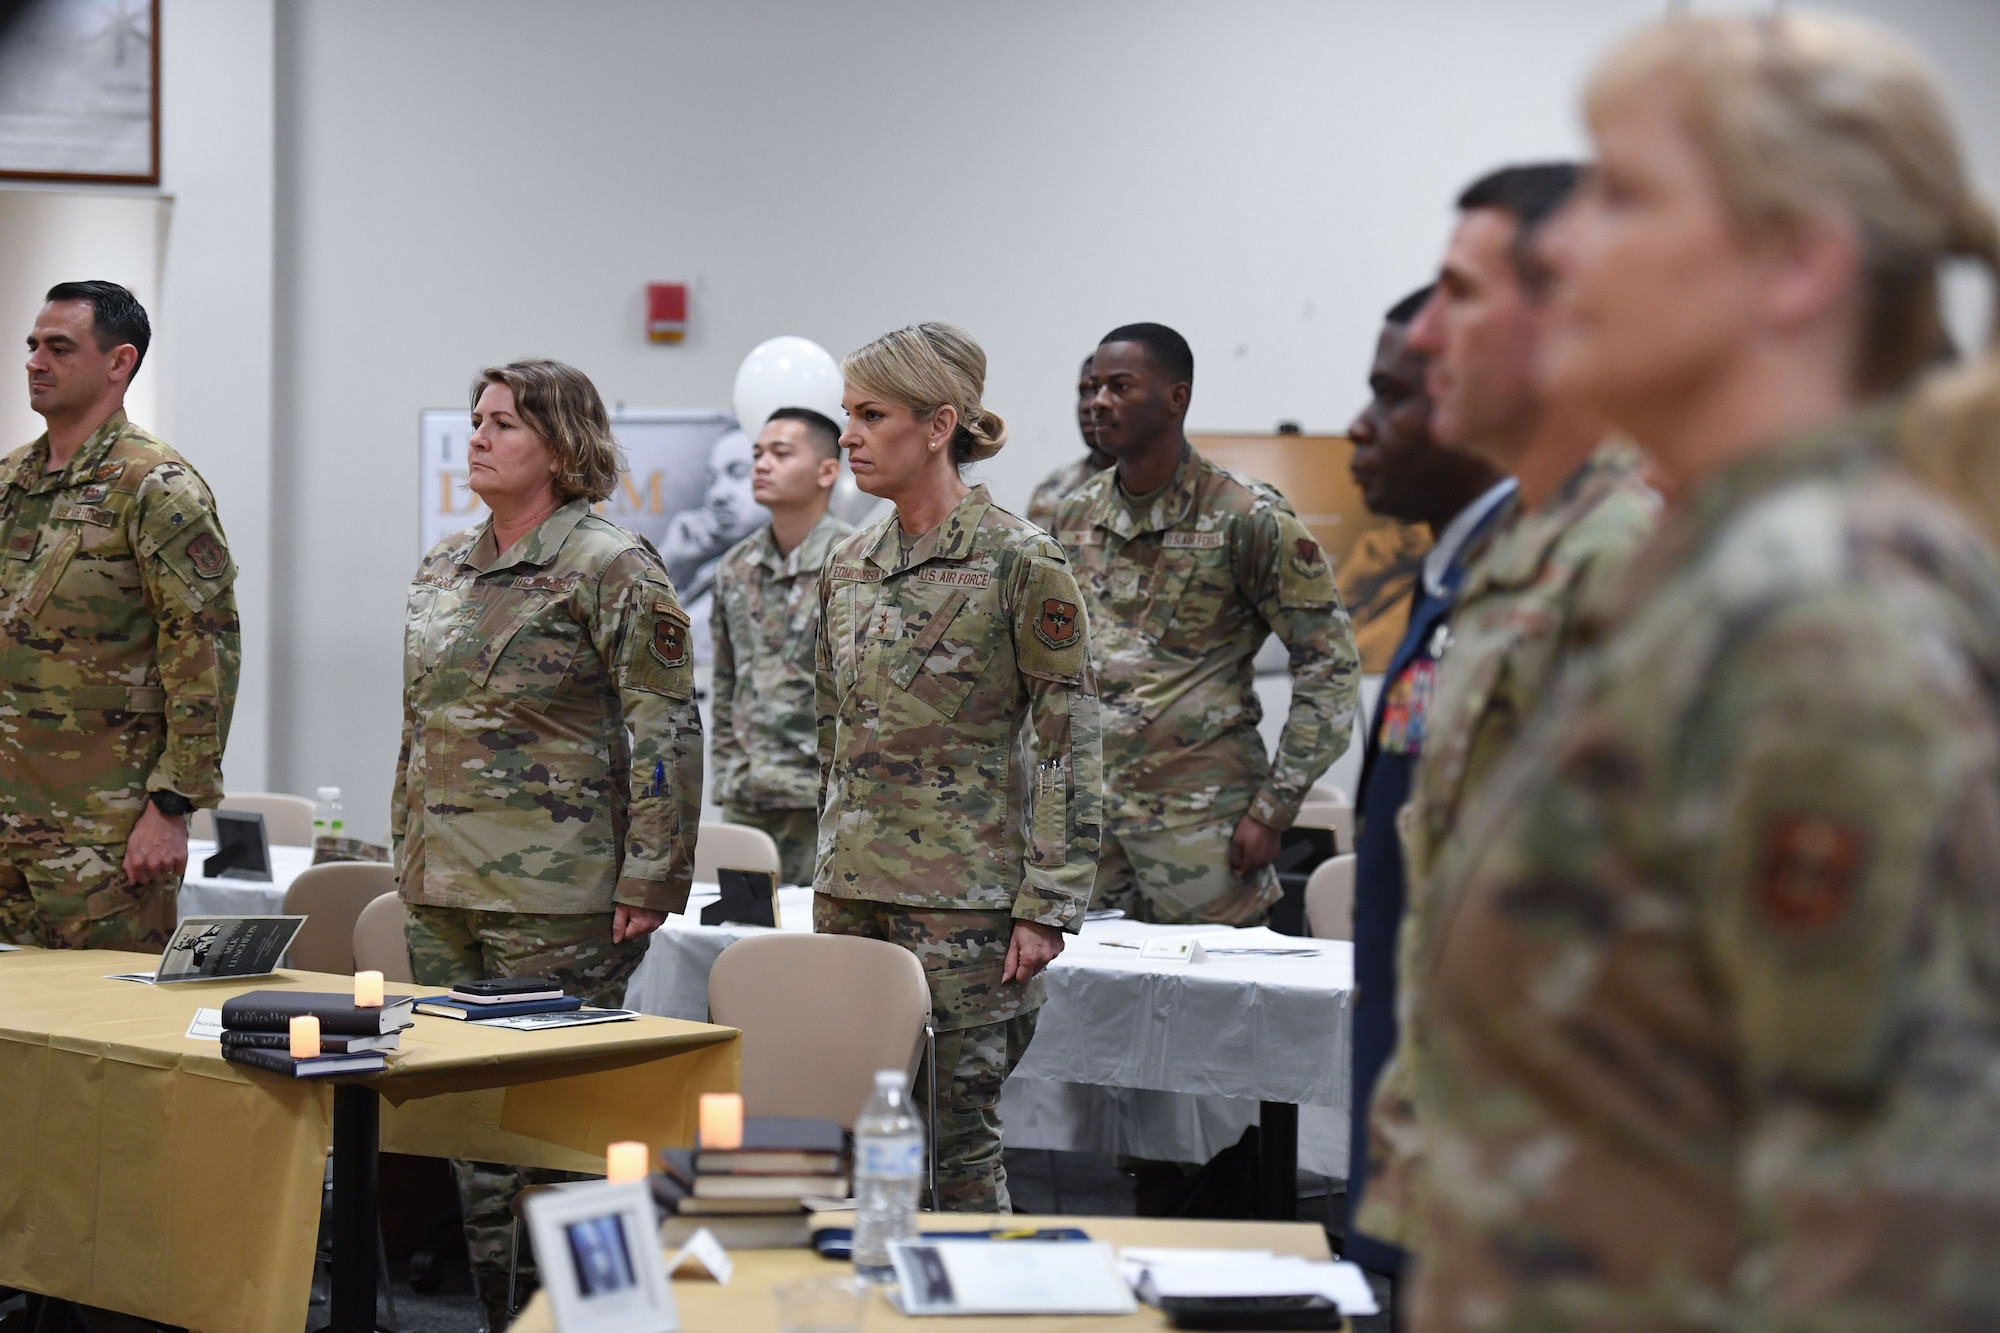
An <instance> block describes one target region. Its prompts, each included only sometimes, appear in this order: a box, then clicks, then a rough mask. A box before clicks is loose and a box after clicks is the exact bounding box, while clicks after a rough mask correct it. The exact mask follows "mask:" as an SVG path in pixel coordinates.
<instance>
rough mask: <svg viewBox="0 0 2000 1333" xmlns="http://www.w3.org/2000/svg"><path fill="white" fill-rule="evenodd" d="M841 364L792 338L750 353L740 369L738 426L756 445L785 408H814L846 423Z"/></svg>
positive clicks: (769, 341) (805, 341)
mask: <svg viewBox="0 0 2000 1333" xmlns="http://www.w3.org/2000/svg"><path fill="white" fill-rule="evenodd" d="M844 387H846V386H845V384H844V382H843V381H842V379H841V377H840V363H839V362H837V361H835V360H834V359H833V354H832V353H830V352H828V351H827V350H826V349H825V348H824V347H821V346H820V345H819V344H818V343H816V342H814V341H813V340H812V339H810V338H799V337H794V336H792V335H790V334H787V335H785V336H784V337H780V338H769V339H766V340H765V341H763V342H761V343H758V344H757V346H756V347H754V348H752V349H751V352H750V355H748V356H746V357H744V358H743V364H742V365H741V366H739V367H737V369H736V392H735V395H734V403H735V406H736V420H737V422H738V424H740V425H741V426H742V427H743V433H744V434H745V435H748V436H749V437H750V438H751V439H753V440H754V439H756V438H757V432H758V431H760V430H762V429H763V428H764V423H765V422H766V421H768V420H769V419H770V416H771V414H772V413H773V412H775V411H777V410H778V409H779V408H781V407H810V408H811V409H812V410H813V411H815V412H819V413H821V414H823V415H825V416H826V417H828V418H830V419H831V420H832V421H833V423H834V425H836V426H840V425H843V424H844V422H845V416H844V414H843V413H842V412H841V410H840V394H841V390H842V389H843V388H844Z"/></svg>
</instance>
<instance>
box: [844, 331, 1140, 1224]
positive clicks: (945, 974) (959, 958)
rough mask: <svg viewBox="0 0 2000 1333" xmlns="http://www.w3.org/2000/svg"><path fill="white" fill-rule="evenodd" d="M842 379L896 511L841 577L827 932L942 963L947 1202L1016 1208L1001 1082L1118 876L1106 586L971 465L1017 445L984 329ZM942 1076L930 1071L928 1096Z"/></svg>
mask: <svg viewBox="0 0 2000 1333" xmlns="http://www.w3.org/2000/svg"><path fill="white" fill-rule="evenodd" d="M841 370H842V372H843V373H844V374H845V376H846V378H847V390H846V394H845V397H844V399H843V404H844V406H845V407H846V409H847V430H846V432H845V433H844V434H843V435H842V436H841V438H840V444H841V447H842V448H843V449H845V450H847V454H848V460H849V463H850V465H851V466H852V468H853V470H854V479H855V481H856V483H857V484H859V486H860V487H861V489H862V490H864V491H866V492H868V493H869V494H870V495H879V496H883V497H885V498H887V499H888V500H890V501H892V502H893V503H894V504H895V506H896V508H895V512H894V513H892V514H890V515H889V517H887V518H885V519H883V520H882V521H881V522H879V523H876V524H875V525H874V526H872V527H869V528H866V529H864V530H862V531H861V532H857V533H855V534H854V535H853V536H851V537H848V538H846V539H845V540H843V541H842V542H841V543H840V544H839V545H837V546H835V547H834V548H833V550H832V551H831V552H830V553H829V554H828V556H827V561H826V565H825V567H824V569H823V570H822V571H821V575H820V584H819V588H820V610H821V614H820V622H819V623H820V639H819V666H818V675H817V687H816V695H817V706H818V714H819V755H820V774H821V779H820V786H821V793H822V799H821V812H820V826H819V865H818V870H817V873H816V874H815V877H814V883H813V889H814V896H813V929H814V930H816V931H820V932H823V933H833V934H843V935H865V936H870V937H873V938H875V939H883V940H888V941H890V942H891V943H894V944H899V945H901V946H903V947H904V948H906V949H909V950H910V951H911V952H912V953H914V954H916V956H917V958H918V960H919V961H920V962H922V963H923V965H924V973H925V976H926V978H927V979H928V980H929V982H930V988H931V999H932V1009H933V1017H934V1020H935V1025H936V1028H937V1045H936V1051H935V1057H934V1063H935V1069H934V1074H935V1079H934V1082H935V1086H936V1088H937V1097H938V1106H937V1123H938V1138H937V1143H936V1145H935V1146H936V1150H937V1163H938V1179H937V1185H938V1197H939V1202H940V1205H941V1206H942V1207H945V1208H947V1209H953V1210H963V1211H971V1212H1006V1211H1008V1198H1007V1177H1006V1172H1005V1171H1004V1170H1003V1169H1002V1167H1001V1164H1000V1118H999V1105H1000V1085H1001V1083H1002V1082H1003V1081H1005V1079H1006V1077H1007V1075H1008V1073H1009V1072H1010V1071H1011V1070H1012V1069H1013V1068H1014V1066H1015V1065H1016V1064H1018V1063H1019V1062H1020V1059H1021V1055H1022V1053H1023V1052H1024V1051H1025V1050H1026V1049H1027V1046H1028V1042H1029V1041H1030V1039H1031V1038H1032V1037H1033V1036H1034V1031H1035V1018H1036V1015H1037V1013H1038V1012H1039V1010H1040V1007H1041V1003H1042V989H1043V982H1042V971H1043V969H1044V968H1046V967H1047V966H1048V964H1049V962H1050V961H1051V960H1053V959H1054V958H1055V956H1056V955H1057V954H1058V953H1060V952H1062V946H1063V937H1064V935H1065V934H1067V933H1074V932H1075V931H1076V930H1078V929H1079V928H1080V927H1081V926H1082V924H1083V915H1084V911H1085V909H1086V908H1087V907H1088V906H1089V902H1090V889H1091V883H1092V880H1093V878H1094V876H1095V874H1096V867H1097V833H1098V823H1099V819H1100V814H1099V811H1100V808H1101V805H1102V799H1103V797H1102V791H1101V781H1100V778H1099V758H1100V755H1099V745H1098V723H1097V698H1096V693H1095V686H1094V685H1093V683H1092V680H1091V673H1090V664H1089V661H1088V659H1087V655H1086V654H1087V649H1086V645H1087V643H1088V641H1089V640H1088V633H1087V626H1086V623H1085V619H1084V611H1083V598H1082V597H1081V596H1079V595H1078V593H1077V589H1076V580H1075V579H1074V578H1073V577H1072V576H1071V574H1070V571H1069V566H1068V564H1067V563H1066V562H1065V561H1064V559H1063V553H1062V548H1061V547H1059V546H1057V545H1056V543H1055V542H1054V540H1052V539H1051V538H1050V537H1049V536H1048V535H1047V534H1045V533H1043V532H1042V531H1041V529H1039V528H1036V527H1034V526H1033V525H1031V524H1029V523H1026V522H1024V521H1023V520H1021V519H1018V518H1016V517H1014V515H1012V514H1010V513H1008V512H1007V511H1006V510H1004V509H1001V508H1000V507H999V506H998V505H996V504H994V503H993V497H992V496H991V495H989V494H988V493H987V490H986V488H985V487H984V486H968V485H967V484H966V483H965V481H964V480H963V479H962V478H961V477H960V475H959V474H960V472H961V470H962V469H963V468H965V467H966V466H967V465H968V464H971V463H977V462H982V461H984V460H986V459H988V458H991V457H993V455H995V454H997V453H999V452H1000V449H1001V446H1002V445H1003V444H1004V443H1005V442H1006V438H1007V431H1006V426H1005V425H1004V424H1003V423H1002V422H1001V420H1000V418H999V416H998V415H997V414H996V413H994V412H991V411H989V410H987V408H986V407H985V406H983V405H982V403H981V394H982V393H983V391H984V389H985V383H986V354H985V352H983V351H981V350H980V347H979V344H978V343H976V342H974V341H973V340H972V339H971V338H970V337H969V336H967V335H966V333H965V332H964V331H963V330H961V329H957V328H953V327H952V326H951V325H949V324H916V325H911V326H910V327H908V328H902V329H897V330H896V331H895V332H893V333H885V334H883V335H882V336H881V337H880V338H877V339H876V340H875V341H874V342H872V343H869V344H868V345H867V346H866V347H863V348H862V349H861V350H860V351H858V352H855V353H853V354H852V355H851V356H849V357H848V358H847V359H846V361H845V362H843V363H842V366H841ZM932 1082H933V1080H928V1079H919V1081H918V1089H917V1091H918V1096H919V1099H920V1100H924V1099H927V1098H928V1095H929V1088H930V1086H931V1084H932Z"/></svg>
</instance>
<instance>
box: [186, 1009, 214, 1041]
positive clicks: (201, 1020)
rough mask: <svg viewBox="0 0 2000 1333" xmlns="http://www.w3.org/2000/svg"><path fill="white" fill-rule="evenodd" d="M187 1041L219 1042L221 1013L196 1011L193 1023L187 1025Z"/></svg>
mask: <svg viewBox="0 0 2000 1333" xmlns="http://www.w3.org/2000/svg"><path fill="white" fill-rule="evenodd" d="M187 1039H188V1040H189V1041H221V1040H222V1011H221V1010H220V1009H197V1010H195V1011H194V1021H193V1022H191V1023H189V1024H188V1030H187Z"/></svg>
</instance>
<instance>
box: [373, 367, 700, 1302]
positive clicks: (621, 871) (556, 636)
mask: <svg viewBox="0 0 2000 1333" xmlns="http://www.w3.org/2000/svg"><path fill="white" fill-rule="evenodd" d="M550 365H551V363H525V364H521V363H517V365H516V366H511V367H507V368H505V369H506V371H507V372H510V373H512V372H524V373H527V374H529V375H531V376H532V378H531V379H530V380H527V381H523V382H524V384H530V383H531V384H540V385H542V386H544V387H543V388H542V390H541V391H543V392H553V391H552V390H549V389H547V388H546V384H547V382H548V380H549V377H550ZM554 369H555V371H557V372H561V373H562V374H564V375H566V376H569V377H573V378H574V381H575V382H580V383H581V384H582V385H584V386H587V385H588V381H586V380H583V378H582V376H581V375H579V374H577V373H576V372H574V371H570V370H568V368H567V367H555V368H554ZM493 374H494V372H488V375H489V379H490V377H491V376H492V375H493ZM533 392H534V390H530V395H532V393H533ZM588 396H589V399H590V403H591V404H592V405H594V406H595V407H596V415H600V416H601V414H602V405H601V403H597V401H596V393H595V390H594V389H589V390H588ZM524 401H525V402H526V404H527V405H526V406H524V407H522V409H521V411H522V415H523V416H524V417H526V416H527V414H528V413H529V412H530V411H533V410H535V409H534V407H533V398H532V396H530V397H528V398H527V399H525V400H524ZM544 415H545V418H546V417H552V416H554V415H555V414H554V413H553V412H549V411H545V414H544ZM569 415H571V416H576V415H580V409H578V408H576V407H575V406H574V405H573V406H572V409H571V411H570V413H569ZM537 428H538V429H540V427H539V426H538V427H537ZM607 490H608V485H607ZM601 498H603V497H602V496H592V495H587V494H584V495H570V496H568V497H567V498H566V500H565V501H564V502H563V503H562V504H561V505H560V506H559V507H558V508H556V509H555V511H554V512H553V513H551V514H550V515H549V516H548V517H547V518H545V519H543V520H542V521H541V522H540V523H539V524H538V525H536V526H535V527H534V528H532V529H530V530H529V531H528V532H527V533H526V534H525V535H523V536H521V537H519V538H517V539H515V540H514V542H513V544H512V545H511V546H510V547H509V548H508V549H507V550H506V551H501V550H499V549H497V548H498V542H497V540H496V538H495V536H494V528H493V520H492V518H491V517H489V518H488V519H487V521H486V522H485V523H483V524H482V525H481V526H479V527H478V528H475V529H472V530H471V531H468V532H462V533H458V534H456V535H454V536H451V537H447V538H445V539H444V540H443V541H441V542H439V543H438V544H437V545H436V546H434V547H432V548H431V550H430V552H429V553H428V554H426V555H425V556H424V559H423V562H422V563H421V564H420V565H419V566H418V567H417V573H416V577H415V579H414V580H413V581H412V583H411V585H410V595H409V610H408V617H407V620H406V621H405V627H404V657H403V710H404V720H403V744H402V753H401V756H400V758H399V760H398V763H397V767H396V787H395V800H394V805H393V807H392V810H391V814H390V832H391V836H392V839H393V841H394V844H395V854H396V864H397V868H398V872H399V878H400V881H401V891H402V896H403V901H404V904H405V906H406V907H407V909H408V913H409V915H408V920H407V925H406V931H407V934H408V937H409V946H410V967H411V971H412V974H413V975H414V976H415V978H416V980H417V981H418V982H420V983H423V984H425V985H434V986H445V985H452V984H454V983H457V982H462V981H473V980H479V979H482V978H487V977H505V976H517V975H526V976H545V977H549V978H551V979H552V980H554V981H555V982H556V983H557V984H558V985H560V986H561V987H562V988H563V990H564V991H565V992H566V993H569V994H572V995H581V996H582V997H583V998H584V1001H585V1003H587V1004H592V1005H598V1006H617V1005H620V1004H622V1003H623V1002H624V998H625V987H626V983H627V982H628V981H629V980H630V979H631V976H632V973H633V972H634V971H635V970H636V969H637V968H638V966H639V963H640V962H641V961H642V960H643V959H644V957H645V954H646V949H647V947H648V944H649V931H648V930H647V929H643V928H641V929H633V930H631V931H630V933H628V934H627V935H626V937H625V938H624V939H622V940H619V939H618V938H617V932H616V930H615V929H614V925H615V923H616V922H617V920H618V914H619V913H621V912H625V913H634V912H636V913H638V914H640V915H639V916H638V917H635V918H634V919H643V920H645V921H648V922H656V921H657V920H659V919H660V916H659V914H665V913H671V912H677V911H680V910H681V909H682V908H684V907H685V906H686V905H687V898H688V890H689V887H690V885H691V884H692V882H693V877H694V846H695V837H696V833H697V830H698V829H699V827H700V818H701V805H700V802H701V775H702V733H701V716H700V713H699V711H698V710H697V708H696V705H695V699H694V667H693V650H692V644H691V639H690V635H689V633H688V628H689V626H688V617H687V614H686V613H685V612H684V611H683V610H682V609H681V605H680V601H679V599H678V597H677V596H676V595H675V592H674V588H673V585H672V583H671V582H670V581H669V580H668V578H667V573H666V569H665V567H664V565H662V563H661V561H660V557H659V555H658V554H657V553H656V552H655V551H654V550H653V548H652V547H651V546H649V545H648V544H647V543H646V542H645V540H644V539H643V538H640V537H637V536H634V535H633V534H632V533H630V532H627V531H626V530H625V529H623V528H620V527H618V526H617V525H616V524H614V523H611V522H610V521H608V520H606V519H603V518H599V517H598V516H597V515H596V514H594V513H593V512H592V510H591V504H592V501H593V500H595V499H601ZM453 1165H454V1168H455V1170H456V1171H457V1173H458V1177H459V1186H460V1197H461V1201H462V1202H463V1205H464V1208H465V1230H466V1240H467V1244H468V1246H469V1248H470V1250H471V1254H472V1266H473V1276H474V1279H475V1281H476V1282H477V1284H478V1287H479V1293H480V1297H481V1299H482V1301H483V1303H484V1304H485V1305H486V1307H487V1310H488V1312H489V1320H491V1319H493V1318H496V1317H498V1315H499V1314H500V1312H501V1311H503V1310H504V1307H505V1303H506V1294H505V1293H506V1283H507V1270H508V1258H509V1253H510V1249H511V1241H512V1237H513V1218H512V1214H511V1212H510V1209H509V1204H510V1201H511V1200H512V1199H513V1197H514V1195H515V1194H516V1193H518V1191H519V1190H520V1188H521V1187H522V1186H523V1185H525V1184H530V1183H535V1182H537V1181H548V1180H553V1179H562V1178H566V1177H558V1176H555V1175H552V1174H550V1173H546V1172H539V1171H529V1170H524V1169H519V1168H514V1167H510V1166H505V1165H499V1164H493V1163H477V1162H455V1163H454V1164H453ZM524 1271H526V1272H527V1273H528V1279H527V1280H528V1283H529V1284H530V1286H531V1285H532V1282H533V1273H532V1269H531V1268H528V1267H527V1266H526V1265H524Z"/></svg>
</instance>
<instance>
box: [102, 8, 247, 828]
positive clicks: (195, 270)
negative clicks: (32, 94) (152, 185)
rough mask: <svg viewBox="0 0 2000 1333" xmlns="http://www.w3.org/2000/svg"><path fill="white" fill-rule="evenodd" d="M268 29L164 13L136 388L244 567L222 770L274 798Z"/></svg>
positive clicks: (234, 14)
mask: <svg viewBox="0 0 2000 1333" xmlns="http://www.w3.org/2000/svg"><path fill="white" fill-rule="evenodd" d="M272 23H273V9H272V0H167V3H166V5H165V12H164V13H163V14H162V15H161V19H160V34H161V46H160V64H161V73H160V102H161V105H160V126H161V144H160V186H161V189H162V190H163V191H165V192H166V193H167V194H169V195H170V196H172V199H173V222H172V227H171V229H170V231H169V233H168V239H167V246H166V265H165V273H164V277H163V281H162V289H161V293H160V303H159V308H158V311H157V313H156V316H155V323H154V331H153V339H154V347H155V348H156V349H157V350H156V351H154V352H153V353H151V354H150V355H149V356H148V358H147V364H146V368H145V370H144V371H143V372H142V374H141V377H140V379H139V380H138V381H137V382H135V384H134V386H133V387H134V389H135V390H137V389H138V388H140V387H142V386H143V385H144V383H145V377H146V376H147V375H157V376H158V379H159V383H160V384H161V385H162V386H163V387H162V390H161V399H162V401H161V404H160V409H161V410H160V417H159V427H158V429H159V431H160V433H161V435H162V437H163V438H165V439H166V440H167V441H168V442H169V443H171V444H173V445H174V446H175V447H177V448H178V449H180V450H181V452H183V453H185V454H186V455H187V456H188V457H189V458H190V459H191V460H193V462H194V464H195V466H196V467H197V468H198V469H199V470H200V472H201V474H202V476H203V477H204V478H206V479H207V481H208V483H209V486H210V487H211V488H212V489H213V490H214V492H215V502H216V507H217V509H218V510H219V511H220V513H221V515H222V523H223V528H224V530H225V531H226V532H227V533H228V534H229V545H230V549H231V552H232V553H233V554H234V556H235V557H236V567H237V570H238V574H237V583H236V602H237V608H238V611H239V613H240V615H241V617H242V622H243V679H242V685H241V687H240V689H239V691H238V694H237V700H236V714H235V719H234V721H233V722H232V724H231V726H230V734H229V748H228V752H227V753H226V754H225V755H224V757H223V779H224V783H225V785H226V786H227V787H228V788H229V789H231V790H234V791H257V790H261V789H263V788H266V787H267V786H269V784H270V769H269V758H270V750H271V700H272V691H271V666H272V618H271V598H272V590H273V587H274V578H273V572H274V571H273V542H272V536H273V529H272V523H271V495H272V456H273V449H272V434H271V379H272V357H271V335H272V316H273V310H274V305H273V299H272V285H271V284H272V239H273V236H272V225H271V209H272V170H273V159H272V152H271V143H272V125H273V95H274V84H273V79H272V57H273V46H272ZM155 358H157V361H158V364H157V367H156V366H155ZM141 419H142V420H143V418H141Z"/></svg>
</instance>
